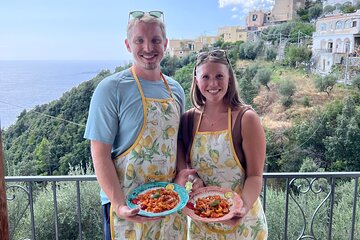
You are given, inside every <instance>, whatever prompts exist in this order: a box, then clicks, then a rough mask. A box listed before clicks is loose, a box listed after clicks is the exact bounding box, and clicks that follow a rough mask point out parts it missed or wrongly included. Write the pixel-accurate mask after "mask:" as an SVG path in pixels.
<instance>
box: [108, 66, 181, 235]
mask: <svg viewBox="0 0 360 240" xmlns="http://www.w3.org/2000/svg"><path fill="white" fill-rule="evenodd" d="M131 72H132V75H133V77H134V78H135V81H136V84H137V86H138V89H139V92H140V95H141V99H142V105H143V110H144V123H143V126H142V129H141V131H140V134H139V136H138V137H137V139H136V140H135V142H134V144H133V145H132V146H131V147H130V148H129V149H127V150H126V151H125V152H124V153H122V154H121V155H119V156H117V157H116V158H115V159H114V160H113V161H114V164H115V167H116V170H117V175H118V179H119V182H120V186H121V188H122V190H123V192H124V195H125V197H126V196H127V195H128V194H129V192H130V191H131V190H133V189H134V188H136V187H137V186H139V185H142V184H144V183H146V182H160V181H168V182H172V181H173V179H174V177H175V174H176V172H175V169H176V161H175V158H176V157H175V156H176V148H177V145H176V144H177V134H178V127H179V122H180V108H179V106H178V105H177V103H176V101H175V99H174V98H173V96H172V92H171V90H170V87H169V85H168V84H167V82H166V80H165V78H164V76H163V75H161V77H162V79H163V81H164V84H165V85H166V88H167V89H168V91H169V95H170V98H168V99H152V98H145V96H144V93H143V91H142V88H141V85H140V82H139V79H138V77H137V75H136V73H135V71H134V69H133V67H132V68H131ZM110 221H111V222H110V228H111V237H112V239H138V240H140V239H164V240H168V239H179V240H182V239H184V240H185V239H186V237H187V235H186V233H187V228H186V217H185V216H183V215H181V214H178V213H175V214H172V215H169V216H167V217H165V218H164V219H161V220H159V221H155V222H148V223H132V222H129V221H125V220H124V219H121V218H119V217H117V215H116V214H115V212H113V210H112V208H111V209H110Z"/></svg>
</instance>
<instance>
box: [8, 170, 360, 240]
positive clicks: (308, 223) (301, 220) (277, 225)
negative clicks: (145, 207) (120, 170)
mask: <svg viewBox="0 0 360 240" xmlns="http://www.w3.org/2000/svg"><path fill="white" fill-rule="evenodd" d="M359 177H360V172H321V173H320V172H315V173H265V174H264V181H263V182H264V187H263V192H262V202H263V208H264V210H265V213H266V216H267V221H268V227H269V238H268V239H276V240H278V239H284V240H285V239H290V240H292V239H360V211H359V210H357V209H358V208H360V200H359V199H360V197H359V195H360V190H359ZM5 182H6V189H7V203H8V212H9V219H10V220H9V225H10V234H11V239H45V238H44V235H41V234H40V232H44V231H45V230H47V231H48V232H49V233H47V234H50V236H47V238H46V239H101V237H102V233H101V213H100V203H99V200H98V194H99V191H98V190H99V187H98V184H97V182H96V178H95V176H93V175H91V176H35V177H30V176H26V177H6V178H5ZM85 200H86V201H85ZM85 202H86V206H84V205H83V204H84V203H85ZM39 203H43V206H39ZM64 205H67V206H68V207H65V206H64ZM69 206H70V207H69ZM44 211H46V212H47V213H48V215H51V218H50V219H51V220H49V219H47V220H46V221H45V220H44V219H41V218H39V217H38V216H39V215H41V214H40V213H42V214H44ZM71 220H72V221H73V222H75V223H76V224H72V225H71V226H69V225H67V224H68V223H69V221H70V222H71ZM46 226H47V227H46ZM49 228H50V229H49ZM20 232H22V236H21V238H20V237H19V233H20ZM25 235H26V236H25Z"/></svg>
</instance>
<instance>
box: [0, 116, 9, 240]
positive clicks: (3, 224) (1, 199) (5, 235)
mask: <svg viewBox="0 0 360 240" xmlns="http://www.w3.org/2000/svg"><path fill="white" fill-rule="evenodd" d="M4 161H5V158H4V153H3V146H2V131H1V123H0V233H1V239H3V240H9V219H8V212H7V205H6V187H5V168H4Z"/></svg>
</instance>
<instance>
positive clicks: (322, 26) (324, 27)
mask: <svg viewBox="0 0 360 240" xmlns="http://www.w3.org/2000/svg"><path fill="white" fill-rule="evenodd" d="M320 31H326V23H322V24H320Z"/></svg>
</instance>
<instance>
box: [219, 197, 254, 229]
mask: <svg viewBox="0 0 360 240" xmlns="http://www.w3.org/2000/svg"><path fill="white" fill-rule="evenodd" d="M234 200H235V203H234V204H235V207H234V212H233V214H234V216H233V217H232V218H231V219H229V220H225V221H221V223H224V224H226V225H229V226H232V227H235V226H237V225H239V223H240V221H241V219H242V218H243V217H245V215H246V214H247V213H248V211H249V209H248V207H247V206H246V204H245V203H244V201H243V200H242V199H241V197H236V198H234Z"/></svg>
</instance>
